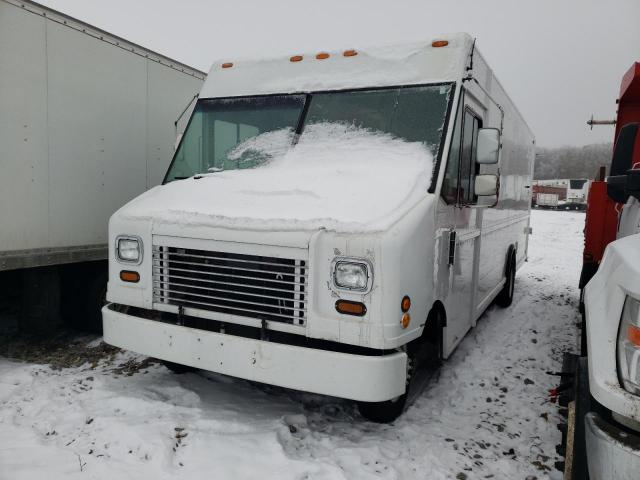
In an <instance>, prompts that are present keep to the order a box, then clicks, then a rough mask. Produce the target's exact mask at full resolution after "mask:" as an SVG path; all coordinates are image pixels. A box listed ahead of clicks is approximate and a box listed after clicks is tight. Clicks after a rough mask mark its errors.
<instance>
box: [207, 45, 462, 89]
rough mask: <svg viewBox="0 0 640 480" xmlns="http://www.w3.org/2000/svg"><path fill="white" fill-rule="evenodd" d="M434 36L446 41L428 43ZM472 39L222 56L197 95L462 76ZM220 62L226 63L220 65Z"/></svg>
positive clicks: (403, 82)
mask: <svg viewBox="0 0 640 480" xmlns="http://www.w3.org/2000/svg"><path fill="white" fill-rule="evenodd" d="M435 40H446V41H448V42H449V44H448V45H447V46H445V47H433V46H432V42H433V41H435ZM472 44H473V39H472V38H471V37H470V36H469V35H468V34H466V33H458V34H449V35H441V36H438V37H435V38H434V39H432V40H429V41H424V42H418V43H411V44H404V45H395V46H386V47H371V48H361V49H356V52H357V55H355V56H344V55H343V52H344V51H345V50H340V51H334V52H326V53H328V54H329V57H328V58H326V59H324V60H317V59H316V54H317V53H318V52H314V53H307V54H300V55H301V56H302V57H303V59H302V60H301V61H297V62H292V61H290V57H289V56H286V57H285V56H282V57H275V58H267V59H253V60H242V59H240V60H238V59H234V58H228V59H223V60H220V61H216V62H214V63H213V66H212V67H211V71H210V72H209V75H208V77H207V80H206V82H205V84H204V86H203V88H202V92H201V94H200V97H201V98H214V97H218V98H219V97H235V96H247V95H262V94H272V93H291V92H308V91H322V90H342V89H347V88H365V87H376V86H391V85H415V84H421V83H437V82H450V81H455V80H457V79H459V78H460V77H461V76H462V74H463V72H464V69H465V66H466V62H467V57H468V55H469V53H470V50H471V46H472ZM293 54H294V55H297V54H298V52H294V53H293ZM224 64H227V65H228V64H232V66H230V67H227V68H223V65H224Z"/></svg>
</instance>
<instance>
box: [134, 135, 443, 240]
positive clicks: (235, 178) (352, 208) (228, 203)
mask: <svg viewBox="0 0 640 480" xmlns="http://www.w3.org/2000/svg"><path fill="white" fill-rule="evenodd" d="M291 140H292V133H291V132H290V131H289V130H280V131H276V132H269V133H265V134H261V135H258V136H256V137H253V138H251V139H248V140H247V141H245V142H243V143H241V144H239V145H238V146H237V147H236V148H234V149H233V150H232V151H231V152H229V155H228V158H230V159H231V160H238V161H242V162H243V163H245V162H246V164H247V165H254V166H255V165H257V166H255V167H254V168H245V169H239V170H227V171H219V172H215V173H209V174H205V175H202V176H196V177H194V178H189V179H186V180H180V181H175V182H172V183H170V184H168V185H165V186H163V187H158V188H155V189H153V190H151V191H149V192H147V194H145V195H143V196H141V197H139V198H138V199H137V200H136V201H134V202H132V203H131V204H130V205H128V206H127V207H125V208H124V209H123V211H122V212H121V213H122V214H123V215H124V216H127V217H138V218H139V217H149V218H153V220H154V221H155V222H161V223H180V224H189V225H199V224H201V225H209V226H220V227H226V228H249V229H274V230H294V229H295V230H301V229H302V230H311V229H318V228H326V229H330V230H337V231H365V230H366V231H379V230H383V229H385V228H387V227H388V226H390V225H391V224H392V223H394V222H395V221H396V220H397V219H399V218H400V217H401V216H402V215H403V214H404V213H405V212H406V211H407V210H409V209H410V208H411V207H413V206H414V205H415V204H416V203H417V202H418V201H419V200H420V199H422V198H424V197H425V196H426V195H428V194H427V188H428V185H429V182H430V179H431V169H432V163H433V156H432V154H431V151H430V149H429V148H428V147H427V146H426V145H424V144H423V143H420V142H407V141H405V140H403V139H400V138H396V137H393V136H391V135H389V134H385V133H381V132H373V131H370V130H366V129H362V128H358V127H356V126H353V125H346V124H340V123H319V124H314V125H308V126H307V127H306V128H305V131H304V133H303V135H301V136H300V138H299V141H298V143H297V144H296V145H295V146H294V147H291Z"/></svg>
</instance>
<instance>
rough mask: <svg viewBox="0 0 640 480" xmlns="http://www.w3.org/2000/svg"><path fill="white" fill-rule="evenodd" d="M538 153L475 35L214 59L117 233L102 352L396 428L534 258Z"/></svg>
mask: <svg viewBox="0 0 640 480" xmlns="http://www.w3.org/2000/svg"><path fill="white" fill-rule="evenodd" d="M533 160H534V139H533V135H532V134H531V131H530V130H529V128H528V126H527V125H526V123H525V122H524V120H523V119H522V117H521V115H520V114H519V112H518V111H517V109H516V107H515V106H514V105H513V103H512V102H511V100H510V99H509V97H508V96H507V95H506V93H505V92H504V90H503V89H502V87H501V85H500V83H499V82H498V81H497V79H496V77H495V76H494V74H493V72H492V71H491V69H490V68H489V67H488V65H487V64H486V62H485V60H484V59H483V57H482V56H481V55H480V53H479V52H478V50H477V48H475V42H474V40H473V39H472V38H471V37H470V36H468V35H466V34H455V35H445V36H442V37H438V38H436V39H434V40H432V41H428V42H424V43H418V44H411V45H404V46H395V47H384V48H371V49H358V50H344V51H335V52H317V53H312V54H295V55H293V56H291V57H283V58H273V59H262V60H255V61H240V60H238V61H236V60H234V59H224V60H223V61H220V62H216V63H214V65H213V67H212V69H211V71H210V73H209V76H208V77H207V80H206V82H205V84H204V87H203V89H202V92H201V94H200V97H199V100H198V103H197V105H196V108H195V111H194V113H193V115H192V117H191V119H190V122H189V125H188V126H187V129H186V131H185V134H184V136H183V137H182V139H181V142H180V144H179V146H178V148H177V151H176V154H175V156H174V159H173V162H172V164H171V166H170V168H169V170H168V172H167V175H166V178H165V181H164V184H163V185H162V186H159V187H156V188H154V189H152V190H150V191H148V192H146V193H145V194H143V195H141V196H139V197H138V198H137V199H135V200H133V201H131V202H130V203H129V204H127V205H126V206H124V207H123V208H121V209H120V210H119V211H118V212H116V213H115V214H114V215H113V216H112V217H111V221H110V223H109V248H110V272H109V288H108V297H107V298H108V301H109V302H111V303H110V304H109V305H107V306H106V307H105V308H104V309H103V324H104V338H105V341H106V342H108V343H110V344H112V345H116V346H119V347H123V348H126V349H130V350H133V351H136V352H140V353H143V354H146V355H150V356H153V357H157V358H160V359H162V360H165V361H166V362H167V364H168V365H169V366H170V367H171V368H172V369H174V370H184V369H186V368H188V367H190V368H198V369H205V370H210V371H214V372H219V373H223V374H227V375H231V376H234V377H240V378H245V379H250V380H254V381H258V382H264V383H268V384H273V385H279V386H282V387H287V388H293V389H298V390H303V391H307V392H315V393H320V394H326V395H332V396H337V397H343V398H347V399H352V400H356V401H358V402H359V407H360V411H361V412H362V413H363V414H364V415H365V416H366V417H368V418H371V419H373V420H378V421H389V420H392V419H393V418H395V417H397V416H398V415H399V414H400V413H401V412H402V410H403V408H404V405H405V403H406V398H407V392H408V390H409V386H410V385H411V379H412V378H414V375H413V374H414V372H415V371H416V365H417V364H418V363H421V362H438V361H440V360H441V359H446V358H447V357H449V356H450V355H451V353H452V352H453V351H454V349H455V348H456V346H457V345H458V344H459V342H460V341H461V340H462V338H463V337H464V335H465V333H466V332H467V331H468V330H469V329H470V328H471V327H473V326H474V325H475V324H476V322H477V320H478V318H479V317H480V316H481V315H482V313H483V312H484V310H485V309H486V308H487V307H488V306H489V305H490V304H491V303H492V302H493V301H494V300H497V302H498V303H499V304H501V305H503V306H506V305H508V304H510V303H511V299H512V297H513V290H514V278H515V272H516V270H517V269H518V267H519V266H520V265H521V264H522V262H524V260H525V259H526V256H527V239H528V234H529V231H530V227H529V213H530V212H529V211H530V203H531V189H530V185H531V176H532V171H533Z"/></svg>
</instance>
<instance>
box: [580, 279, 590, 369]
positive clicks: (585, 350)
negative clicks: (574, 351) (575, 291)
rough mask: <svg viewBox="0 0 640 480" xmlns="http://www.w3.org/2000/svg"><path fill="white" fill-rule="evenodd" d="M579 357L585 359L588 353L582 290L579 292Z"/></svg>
mask: <svg viewBox="0 0 640 480" xmlns="http://www.w3.org/2000/svg"><path fill="white" fill-rule="evenodd" d="M578 310H579V311H580V356H582V357H586V356H587V353H588V347H587V314H586V313H585V308H584V289H582V290H580V307H579V308H578Z"/></svg>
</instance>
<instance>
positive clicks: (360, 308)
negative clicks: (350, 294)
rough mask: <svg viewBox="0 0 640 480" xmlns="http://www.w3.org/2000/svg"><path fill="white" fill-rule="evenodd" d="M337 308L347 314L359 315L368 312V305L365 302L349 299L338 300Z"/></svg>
mask: <svg viewBox="0 0 640 480" xmlns="http://www.w3.org/2000/svg"><path fill="white" fill-rule="evenodd" d="M336 310H337V311H338V312H339V313H344V314H346V315H355V316H357V317H362V316H364V314H365V313H367V307H366V306H365V304H364V303H360V302H351V301H349V300H338V301H337V302H336Z"/></svg>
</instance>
